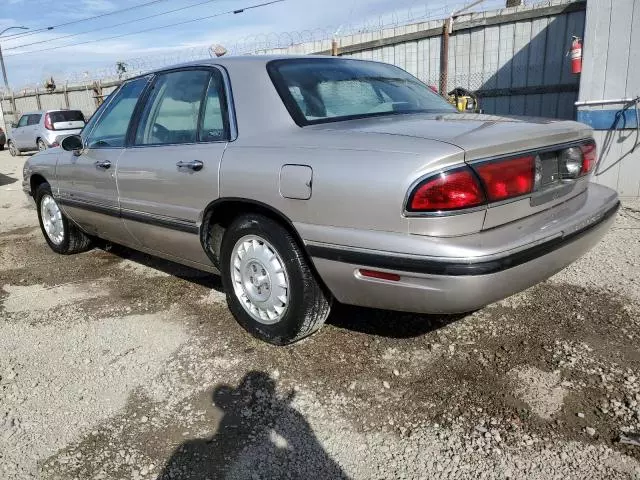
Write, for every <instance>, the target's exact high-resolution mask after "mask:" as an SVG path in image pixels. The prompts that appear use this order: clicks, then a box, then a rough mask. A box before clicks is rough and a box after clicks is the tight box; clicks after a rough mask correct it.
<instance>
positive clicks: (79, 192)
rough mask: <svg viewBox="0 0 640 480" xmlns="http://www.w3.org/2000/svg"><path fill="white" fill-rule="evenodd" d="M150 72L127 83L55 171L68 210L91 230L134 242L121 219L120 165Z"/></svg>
mask: <svg viewBox="0 0 640 480" xmlns="http://www.w3.org/2000/svg"><path fill="white" fill-rule="evenodd" d="M150 78H151V77H149V76H148V77H143V78H137V79H133V80H129V81H127V82H125V83H124V84H123V85H122V86H121V87H120V88H119V89H118V90H117V92H115V93H114V94H113V95H112V97H111V99H110V101H109V102H106V103H104V104H103V105H102V106H101V108H100V110H99V111H98V112H96V114H95V115H94V116H93V117H92V119H91V121H90V122H89V123H88V124H87V126H86V128H85V129H84V130H83V131H82V137H83V144H84V148H83V150H82V151H80V152H63V153H62V154H61V156H60V159H59V160H58V166H57V169H56V173H57V176H58V188H59V198H60V203H61V204H62V205H63V208H64V209H65V212H66V213H67V215H68V216H69V217H71V218H72V219H73V220H74V221H75V222H76V223H77V224H78V225H80V226H81V227H82V228H83V229H84V230H85V231H87V232H88V233H90V234H94V235H98V236H100V237H102V238H105V239H108V240H111V241H114V242H117V243H125V244H131V243H132V237H131V235H129V233H128V232H127V230H126V228H125V227H124V224H123V222H122V219H121V218H120V205H119V203H118V189H117V184H116V175H115V173H116V165H117V162H118V158H119V157H120V156H121V155H122V153H123V151H124V146H125V141H126V138H127V132H128V130H129V125H130V124H131V123H132V122H131V119H132V117H133V115H134V111H135V109H136V105H137V103H138V100H139V99H140V96H141V95H142V93H143V91H144V89H145V87H146V86H147V84H148V82H149V80H150Z"/></svg>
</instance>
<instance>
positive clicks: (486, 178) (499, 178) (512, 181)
mask: <svg viewBox="0 0 640 480" xmlns="http://www.w3.org/2000/svg"><path fill="white" fill-rule="evenodd" d="M474 168H475V170H476V172H477V174H478V175H479V176H480V179H481V180H482V182H483V183H484V186H485V190H486V192H487V198H488V199H489V201H491V202H496V201H499V200H505V199H507V198H512V197H519V196H520V195H526V194H527V193H531V192H532V191H533V186H534V180H535V169H536V160H535V157H534V156H532V155H530V156H526V157H518V158H509V159H507V160H498V161H496V162H490V163H483V164H480V165H476V166H475V167H474Z"/></svg>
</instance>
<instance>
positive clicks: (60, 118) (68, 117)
mask: <svg viewBox="0 0 640 480" xmlns="http://www.w3.org/2000/svg"><path fill="white" fill-rule="evenodd" d="M49 118H51V123H58V122H84V115H83V114H82V112H81V111H80V110H61V111H59V112H49Z"/></svg>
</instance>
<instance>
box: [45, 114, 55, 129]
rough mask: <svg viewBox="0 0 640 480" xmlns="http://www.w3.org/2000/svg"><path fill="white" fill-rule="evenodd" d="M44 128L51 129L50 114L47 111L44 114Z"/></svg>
mask: <svg viewBox="0 0 640 480" xmlns="http://www.w3.org/2000/svg"><path fill="white" fill-rule="evenodd" d="M44 128H46V129H47V130H53V124H52V123H51V115H49V114H48V113H45V114H44Z"/></svg>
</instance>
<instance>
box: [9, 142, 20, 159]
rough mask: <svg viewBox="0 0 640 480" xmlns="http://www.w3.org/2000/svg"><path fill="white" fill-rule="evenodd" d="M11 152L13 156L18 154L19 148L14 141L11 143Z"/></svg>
mask: <svg viewBox="0 0 640 480" xmlns="http://www.w3.org/2000/svg"><path fill="white" fill-rule="evenodd" d="M9 153H10V154H11V156H12V157H15V156H16V155H18V149H17V148H16V146H15V145H14V144H13V142H11V143H9Z"/></svg>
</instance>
